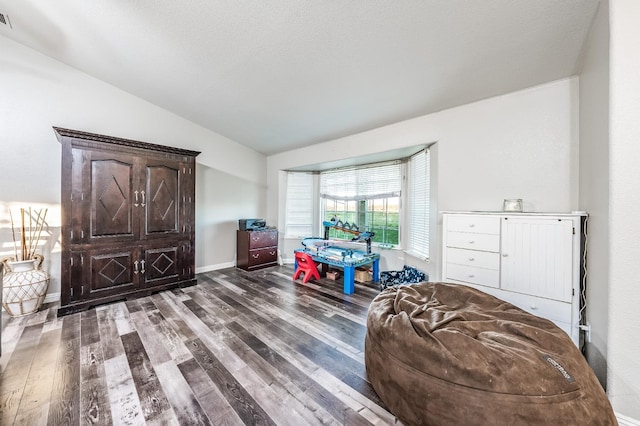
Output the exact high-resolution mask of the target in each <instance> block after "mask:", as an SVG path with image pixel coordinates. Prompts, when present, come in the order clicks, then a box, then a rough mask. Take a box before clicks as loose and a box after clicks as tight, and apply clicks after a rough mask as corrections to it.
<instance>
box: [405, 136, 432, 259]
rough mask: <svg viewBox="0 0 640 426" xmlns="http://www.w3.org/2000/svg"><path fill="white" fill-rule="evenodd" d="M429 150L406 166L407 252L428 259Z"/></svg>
mask: <svg viewBox="0 0 640 426" xmlns="http://www.w3.org/2000/svg"><path fill="white" fill-rule="evenodd" d="M429 164H430V155H429V150H428V149H426V150H424V151H420V152H419V153H417V154H415V155H413V156H412V157H411V158H410V159H409V166H408V174H409V176H408V187H409V188H408V192H409V194H408V205H409V206H408V210H409V211H408V222H409V223H408V235H407V251H408V252H409V254H411V255H413V256H417V257H421V258H425V259H427V258H429V220H430V217H429V216H430V215H429V199H430V196H429V192H430V182H429V179H430V166H429Z"/></svg>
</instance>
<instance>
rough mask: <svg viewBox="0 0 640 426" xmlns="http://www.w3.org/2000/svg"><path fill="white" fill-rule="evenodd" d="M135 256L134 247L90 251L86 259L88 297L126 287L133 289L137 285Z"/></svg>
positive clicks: (115, 291) (119, 290)
mask: <svg viewBox="0 0 640 426" xmlns="http://www.w3.org/2000/svg"><path fill="white" fill-rule="evenodd" d="M136 258H137V256H136V250H135V249H131V250H125V251H123V250H122V249H119V250H117V251H115V252H110V251H99V252H90V253H89V259H88V261H89V270H88V272H89V276H90V279H89V282H88V287H89V288H88V291H89V293H90V295H89V297H93V296H96V297H102V296H105V295H106V294H111V293H120V292H122V291H125V290H127V289H132V290H133V289H134V288H135V287H136V286H137V284H136V281H137V277H136V275H137V274H136V273H135V272H136V271H135V268H134V262H135V260H136ZM85 261H86V260H85ZM85 291H86V290H85Z"/></svg>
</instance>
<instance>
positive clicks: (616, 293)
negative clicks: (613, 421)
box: [607, 0, 640, 419]
mask: <svg viewBox="0 0 640 426" xmlns="http://www.w3.org/2000/svg"><path fill="white" fill-rule="evenodd" d="M609 13H610V21H609V22H610V31H611V33H610V37H611V41H610V85H609V88H610V99H611V103H610V146H609V235H610V245H609V261H610V264H609V280H608V282H609V343H608V348H607V363H608V372H607V392H608V394H609V397H610V398H611V402H612V403H613V407H614V409H615V410H616V411H618V412H620V413H622V414H624V415H625V416H628V417H631V418H634V419H640V356H638V354H639V353H640V319H639V318H638V304H639V303H640V284H639V280H640V278H639V277H640V261H639V259H640V221H638V220H635V219H636V218H635V215H636V214H637V213H638V212H639V211H640V190H639V189H638V184H639V183H640V167H639V166H638V161H639V160H640V143H639V141H640V119H639V117H640V78H638V70H640V49H638V46H640V28H639V27H638V22H639V21H640V2H638V1H637V0H611V3H610V8H609Z"/></svg>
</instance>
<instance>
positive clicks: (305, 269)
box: [293, 251, 320, 283]
mask: <svg viewBox="0 0 640 426" xmlns="http://www.w3.org/2000/svg"><path fill="white" fill-rule="evenodd" d="M295 253H296V264H297V265H298V267H297V268H296V271H295V272H294V273H293V279H294V280H297V279H298V277H299V276H300V274H302V273H304V278H303V279H302V282H303V283H306V282H308V281H309V280H310V279H311V278H314V277H315V278H316V279H317V280H319V279H320V273H319V272H318V267H317V266H316V263H315V262H314V261H313V259H312V258H311V256H309V255H308V254H307V253H303V252H300V251H297V252H295Z"/></svg>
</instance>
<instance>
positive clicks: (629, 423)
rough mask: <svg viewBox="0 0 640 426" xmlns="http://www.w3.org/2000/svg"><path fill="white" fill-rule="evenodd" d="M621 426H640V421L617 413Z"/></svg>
mask: <svg viewBox="0 0 640 426" xmlns="http://www.w3.org/2000/svg"><path fill="white" fill-rule="evenodd" d="M615 415H616V419H617V420H618V425H619V426H640V421H638V420H635V419H632V418H631V417H627V416H623V415H622V414H620V413H615Z"/></svg>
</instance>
